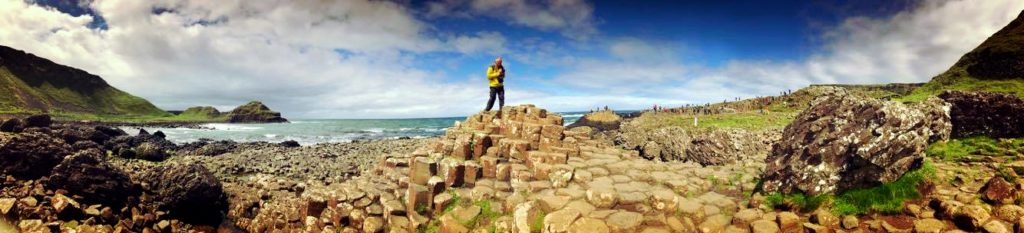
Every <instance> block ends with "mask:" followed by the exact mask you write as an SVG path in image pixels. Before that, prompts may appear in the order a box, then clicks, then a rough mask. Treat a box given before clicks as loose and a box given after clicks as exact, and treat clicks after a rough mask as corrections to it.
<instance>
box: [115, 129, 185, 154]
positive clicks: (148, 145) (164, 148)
mask: <svg viewBox="0 0 1024 233" xmlns="http://www.w3.org/2000/svg"><path fill="white" fill-rule="evenodd" d="M158 132H159V131H158ZM161 135H162V133H160V134H150V133H148V132H146V131H145V130H140V131H139V134H137V135H135V136H128V135H122V136H117V137H114V138H111V139H110V140H107V141H106V142H105V143H104V144H103V146H104V148H106V149H107V150H110V151H111V152H113V154H115V155H118V156H120V157H124V158H137V156H138V155H140V153H139V152H141V151H145V152H147V154H146V155H145V157H144V158H142V159H146V160H151V161H162V160H163V159H165V158H166V157H167V156H168V155H167V152H168V151H177V150H178V149H179V147H178V145H176V144H174V142H171V141H169V140H167V139H165V138H164V137H162V136H161ZM148 152H153V153H148Z"/></svg>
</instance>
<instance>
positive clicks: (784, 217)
mask: <svg viewBox="0 0 1024 233" xmlns="http://www.w3.org/2000/svg"><path fill="white" fill-rule="evenodd" d="M776 219H777V220H778V223H779V228H780V229H782V231H787V232H788V231H789V230H791V229H795V228H799V227H800V216H797V215H796V214H794V213H793V212H788V211H787V212H781V213H779V215H778V216H777V217H776Z"/></svg>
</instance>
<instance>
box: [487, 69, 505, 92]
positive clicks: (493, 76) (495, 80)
mask: <svg viewBox="0 0 1024 233" xmlns="http://www.w3.org/2000/svg"><path fill="white" fill-rule="evenodd" d="M504 79H505V68H504V67H495V66H493V65H492V66H488V67H487V80H488V81H490V84H491V87H500V86H502V85H504V81H505V80H504Z"/></svg>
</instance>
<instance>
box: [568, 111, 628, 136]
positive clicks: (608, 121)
mask: <svg viewBox="0 0 1024 233" xmlns="http://www.w3.org/2000/svg"><path fill="white" fill-rule="evenodd" d="M620 123H622V117H620V116H619V114H616V113H615V112H613V111H610V110H605V111H597V112H592V113H587V114H586V115H583V116H582V117H580V119H578V120H576V122H573V123H572V124H569V128H570V129H571V128H576V127H580V126H589V127H591V128H594V129H597V130H600V131H607V130H617V129H619V124H620Z"/></svg>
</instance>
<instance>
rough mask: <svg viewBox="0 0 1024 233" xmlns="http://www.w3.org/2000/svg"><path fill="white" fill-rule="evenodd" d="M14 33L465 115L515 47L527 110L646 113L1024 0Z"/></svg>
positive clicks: (128, 85)
mask: <svg viewBox="0 0 1024 233" xmlns="http://www.w3.org/2000/svg"><path fill="white" fill-rule="evenodd" d="M0 1H3V3H2V4H0V15H6V17H0V44H3V45H6V46H11V47H14V48H18V49H23V50H26V51H29V52H32V53H35V54H38V55H41V56H43V57H47V58H50V59H52V60H54V61H56V62H59V63H62V64H68V65H71V66H74V67H78V68H81V69H84V70H86V71H89V72H91V73H94V74H98V75H100V76H102V77H104V78H105V79H107V81H108V82H110V83H112V84H113V85H115V86H116V87H118V88H121V89H124V90H126V91H128V92H130V93H133V94H136V95H139V96H142V97H145V98H147V99H149V100H151V101H152V102H154V103H155V104H157V106H159V107H161V108H164V109H169V110H173V109H183V108H186V107H189V106H195V105H211V106H215V107H218V108H220V109H221V110H227V109H230V108H231V107H233V106H236V105H238V104H241V103H244V102H247V101H249V100H252V99H258V100H263V101H264V102H265V103H267V104H268V105H269V106H270V107H271V108H274V109H278V110H280V111H282V112H283V113H284V115H285V116H288V117H293V118H396V117H436V116H461V115H468V114H471V113H473V112H475V111H479V110H480V109H481V108H482V107H483V102H485V101H486V93H487V87H486V80H485V79H484V77H483V73H484V70H485V68H486V66H487V65H488V64H490V62H491V61H492V60H493V58H494V57H495V56H503V57H505V62H506V66H507V68H508V69H509V71H508V78H507V89H508V93H507V95H508V97H507V99H508V101H509V103H510V104H519V103H533V104H537V105H539V106H541V107H545V108H548V109H551V110H554V111H578V110H586V109H590V108H595V107H600V106H605V105H608V106H610V107H613V108H616V109H638V108H644V107H648V106H651V105H653V104H659V105H669V106H677V105H684V104H700V103H705V102H717V101H721V100H724V99H733V98H735V97H744V98H746V97H754V96H761V95H773V94H777V93H779V92H780V91H783V90H787V89H798V88H801V87H804V86H807V85H809V84H815V83H861V84H863V83H890V82H924V81H927V80H928V79H930V78H931V77H932V76H934V75H935V74H938V73H940V72H942V71H944V70H945V69H946V68H948V67H949V66H950V65H951V64H952V63H953V62H955V61H956V59H958V58H959V56H960V55H962V54H963V53H964V52H966V51H969V50H970V49H972V48H973V47H974V46H976V45H977V44H978V43H980V42H981V41H983V40H984V39H985V38H987V37H988V36H989V35H991V34H992V33H994V32H995V31H996V30H998V29H999V28H1001V27H1002V26H1004V25H1005V24H1006V23H1008V22H1009V21H1010V20H1012V19H1013V18H1015V17H1016V16H1017V15H1018V14H1019V13H1020V12H1021V10H1022V9H1024V2H1021V1H1016V0H929V1H915V0H899V1H880V0H872V1H796V0H785V1H714V2H711V1H642V2H636V1H587V0H552V1H535V0H436V1H413V2H407V1H398V2H393V1H367V0H346V1H326V2H325V1H312V0H310V1H303V0H300V1H269V0H258V1H246V0H226V1H200V0H158V1H130V0H96V1H61V0H39V1H24V0H0Z"/></svg>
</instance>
